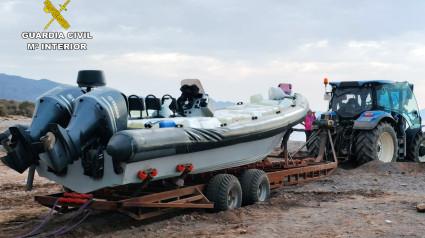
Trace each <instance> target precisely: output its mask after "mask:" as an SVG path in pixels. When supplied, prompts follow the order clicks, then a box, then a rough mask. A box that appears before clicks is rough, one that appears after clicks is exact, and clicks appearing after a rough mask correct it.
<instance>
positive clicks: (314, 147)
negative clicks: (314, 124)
mask: <svg viewBox="0 0 425 238" xmlns="http://www.w3.org/2000/svg"><path fill="white" fill-rule="evenodd" d="M318 132H319V130H317V129H316V130H312V131H311V136H314V138H313V139H312V140H311V141H310V142H309V143H308V154H309V155H310V156H312V157H317V156H318V155H319V151H320V133H319V134H318ZM310 138H311V137H310Z"/></svg>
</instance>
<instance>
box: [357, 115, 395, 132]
mask: <svg viewBox="0 0 425 238" xmlns="http://www.w3.org/2000/svg"><path fill="white" fill-rule="evenodd" d="M384 118H389V119H390V120H391V121H393V122H394V123H395V120H394V118H393V117H392V116H391V114H390V113H388V112H384V111H366V112H363V113H362V114H361V115H360V117H359V118H358V119H357V120H356V121H355V122H354V126H353V129H354V130H372V129H373V128H375V127H376V126H377V125H378V123H379V122H380V121H381V120H382V119H384Z"/></svg>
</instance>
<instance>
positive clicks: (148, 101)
mask: <svg viewBox="0 0 425 238" xmlns="http://www.w3.org/2000/svg"><path fill="white" fill-rule="evenodd" d="M145 105H146V115H147V116H149V112H148V110H156V113H157V114H156V115H157V117H159V110H161V102H160V101H159V98H157V97H155V96H154V95H152V94H149V95H148V96H146V98H145Z"/></svg>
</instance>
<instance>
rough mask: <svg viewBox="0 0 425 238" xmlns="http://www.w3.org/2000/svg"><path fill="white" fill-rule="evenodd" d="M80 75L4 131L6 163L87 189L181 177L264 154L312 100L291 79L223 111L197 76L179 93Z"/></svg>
mask: <svg viewBox="0 0 425 238" xmlns="http://www.w3.org/2000/svg"><path fill="white" fill-rule="evenodd" d="M77 83H78V85H79V87H60V88H57V89H54V90H52V91H50V92H47V93H46V94H44V95H42V96H41V97H40V98H39V99H37V106H36V110H35V115H34V118H33V121H32V124H31V125H30V127H29V128H25V127H19V126H17V127H11V128H9V130H7V131H5V132H3V133H2V134H0V139H2V145H3V147H4V149H5V151H6V152H7V155H6V156H5V157H3V158H1V161H2V162H3V163H4V164H6V165H7V166H9V167H10V168H12V169H14V170H16V171H17V172H20V173H22V172H24V171H25V170H26V169H27V168H28V167H33V168H35V169H36V170H37V173H38V174H39V175H40V176H42V177H46V178H48V179H50V180H52V181H55V182H57V183H59V184H62V185H63V186H64V187H67V188H69V189H71V190H73V191H76V192H79V193H87V192H91V191H95V190H98V189H101V188H105V187H114V186H120V185H125V184H137V183H142V182H143V181H144V180H145V179H146V177H147V176H146V174H147V173H150V172H152V171H154V173H153V176H151V179H153V180H161V179H167V178H176V177H179V176H180V175H181V174H182V169H181V167H182V166H183V165H190V173H191V174H198V173H204V172H210V171H215V170H221V169H226V168H231V167H235V166H242V165H246V164H250V163H253V162H256V161H259V160H261V159H263V158H264V157H266V156H267V155H268V154H269V153H270V152H271V151H272V150H273V149H274V148H275V147H276V146H278V145H279V143H280V142H281V140H282V137H283V136H284V134H285V133H286V131H287V130H288V129H291V128H292V127H293V126H294V125H296V124H298V123H300V122H302V121H303V120H304V118H305V116H306V113H307V110H308V108H309V105H308V101H307V100H306V98H304V97H303V96H302V95H300V94H297V93H292V91H291V86H290V85H288V84H281V85H279V87H271V88H270V90H269V99H263V97H262V95H260V94H258V95H254V96H252V97H251V98H250V101H249V102H247V103H242V102H239V103H237V104H235V105H232V106H228V107H225V108H218V109H216V108H215V106H214V101H213V100H212V99H211V98H210V97H209V95H208V94H206V93H205V91H204V89H203V87H202V85H201V83H200V81H199V80H183V81H182V83H181V88H180V90H181V92H182V93H181V96H180V97H178V98H174V97H172V96H170V95H165V96H163V97H162V98H157V97H155V96H154V95H148V96H146V97H139V96H136V95H131V96H129V97H126V96H125V95H124V94H122V93H121V92H119V91H118V90H115V89H112V88H109V87H106V86H105V84H106V83H105V80H104V78H103V74H102V72H101V71H80V72H79V75H78V79H77ZM149 171H150V172H149ZM151 174H152V173H151Z"/></svg>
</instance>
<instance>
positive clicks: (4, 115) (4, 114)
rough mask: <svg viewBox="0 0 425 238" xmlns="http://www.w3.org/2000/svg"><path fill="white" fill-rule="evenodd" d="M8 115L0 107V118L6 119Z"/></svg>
mask: <svg viewBox="0 0 425 238" xmlns="http://www.w3.org/2000/svg"><path fill="white" fill-rule="evenodd" d="M8 115H9V114H7V111H6V108H4V107H2V106H0V117H7V116H8Z"/></svg>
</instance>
